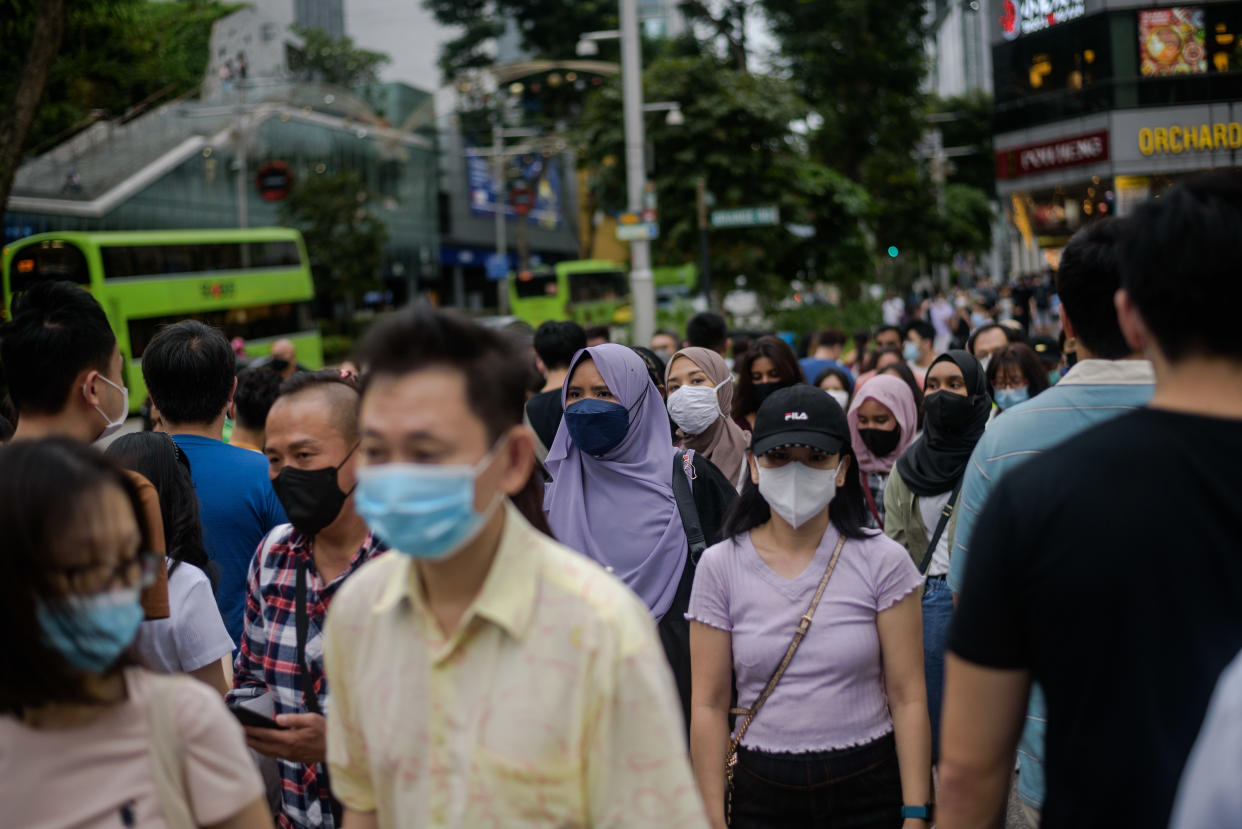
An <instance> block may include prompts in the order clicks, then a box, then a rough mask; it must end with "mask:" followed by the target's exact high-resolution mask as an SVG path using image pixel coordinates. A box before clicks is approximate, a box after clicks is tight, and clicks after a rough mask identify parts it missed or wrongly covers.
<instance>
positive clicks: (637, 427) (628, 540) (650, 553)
mask: <svg viewBox="0 0 1242 829" xmlns="http://www.w3.org/2000/svg"><path fill="white" fill-rule="evenodd" d="M587 358H590V359H591V360H594V361H595V367H596V369H598V370H599V373H600V376H601V377H603V378H604V382H605V383H607V384H608V390H609V391H611V392H612V394H613V397H614V398H615V399H616V402H618V403H620V404H621V405H622V406H625V408H627V409H628V410H629V412H630V428H629V431H628V432H627V433H626V435H625V439H624V440H622V441H621V443H620V445H618V446H617V447H616V448H615V449H613V450H612V451H611V452H609V453H608V454H606V455H604V456H603V457H602V458H593V457H591V456H590V455H588V454H586V453H585V452H581V451H579V450H578V447H577V446H575V445H574V442H573V440H572V439H571V438H570V437H569V430H568V429H566V428H565V421H564V420H561V425H560V428H559V429H557V431H556V439H555V440H553V441H552V447H551V449H550V450H549V451H548V458H547V461H546V464H547V467H548V472H549V473H551V475H552V483H551V484H549V485H548V489H547V493H546V495H545V497H544V502H543V503H544V509H545V510H546V511H547V514H548V523H549V524H550V525H551V526H552V532H553V533H554V534H555V535H556V538H557V540H558V541H560V542H561V543H562V544H564V545H566V546H568V547H572V548H573V549H575V550H577V551H579V552H581V553H583V554H585V555H587V556H589V557H590V558H592V559H594V560H595V561H597V562H599V563H600V564H602V565H604V566H605V567H611V568H612V569H613V573H614V574H615V575H616V576H618V577H619V578H620V579H621V580H622V581H624V582H625V583H626V584H627V585H629V587H630V589H631V590H633V591H634V592H635V593H637V594H638V595H639V596H640V597H641V598H642V600H643V601H644V602H646V603H647V607H649V608H650V609H651V613H652V615H654V616H655V618H656V619H657V620H658V619H660V618H661V617H663V616H664V614H665V613H667V612H668V609H669V606H670V605H672V603H673V596H674V595H675V594H676V593H677V583H678V582H679V581H680V580H681V573H682V569H683V568H684V567H685V566H686V555H687V553H688V549H687V542H686V531H685V529H684V528H683V527H682V525H681V515H680V514H679V513H678V511H677V501H676V499H675V497H674V496H673V457H674V455H675V454H676V450H674V448H673V442H672V437H671V434H670V432H669V426H668V412H667V411H666V410H665V408H664V401H663V400H661V399H660V392H659V391H658V390H657V389H656V387H655V386H654V385H652V383H651V377H650V375H648V373H647V364H646V363H644V362H643V359H642V358H641V357H639V356H638V354H636V353H635V352H633V351H631V350H630V349H628V348H626V347H625V346H623V345H618V344H616V343H605V344H603V345H597V346H593V347H591V348H587V349H583V350H582V351H579V352H578V353H577V354H575V355H574V359H573V361H572V362H571V363H570V367H569V374H568V375H566V377H565V383H564V385H563V386H562V387H561V402H562V404H564V403H565V402H566V400H565V396H566V389H568V388H569V381H570V378H572V377H573V374H574V369H576V368H577V367H578V365H579V363H581V362H582V361H583V360H584V359H587ZM569 405H570V406H572V405H573V404H572V403H570V404H569Z"/></svg>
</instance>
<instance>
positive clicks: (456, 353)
mask: <svg viewBox="0 0 1242 829" xmlns="http://www.w3.org/2000/svg"><path fill="white" fill-rule="evenodd" d="M526 353H527V354H529V352H526ZM358 360H359V363H360V364H361V365H365V366H368V367H369V368H368V371H367V376H366V378H365V380H364V382H363V393H364V394H365V392H366V388H367V384H368V383H370V382H371V381H372V380H374V378H376V377H399V376H402V375H406V374H412V373H414V372H416V371H422V370H423V369H428V368H434V367H441V366H442V367H445V368H449V369H453V370H455V371H459V372H461V374H462V375H463V376H464V377H465V380H466V400H467V402H468V403H469V405H470V408H471V410H472V411H473V412H474V414H475V416H476V417H478V418H479V420H481V421H482V422H483V424H484V426H485V427H486V428H487V433H488V437H489V438H490V439H491V440H492V441H495V440H497V439H499V438H500V436H501V434H503V433H504V432H505V431H506V430H507V429H510V428H512V427H513V426H517V425H518V424H520V423H521V422H522V415H523V411H524V409H525V407H526V367H525V362H524V360H523V353H522V349H519V348H514V347H513V344H512V343H511V342H510V341H509V340H508V339H507V338H506V337H505V336H504V335H503V334H501V333H499V332H497V331H493V330H491V329H488V328H484V327H482V326H480V325H478V324H477V323H475V322H473V321H472V320H470V319H468V318H466V317H463V316H461V315H459V314H456V313H454V312H452V311H442V310H440V309H438V308H432V307H431V306H429V305H426V304H424V303H420V304H418V305H413V306H410V307H407V308H404V309H402V310H401V311H398V312H397V313H395V314H393V315H392V316H390V317H388V318H387V319H384V320H382V321H380V322H377V323H376V324H375V325H374V326H372V328H371V330H370V331H369V332H368V333H367V335H366V337H365V339H364V340H363V342H362V345H361V347H360V348H359V351H358Z"/></svg>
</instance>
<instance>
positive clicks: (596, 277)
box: [569, 271, 630, 305]
mask: <svg viewBox="0 0 1242 829" xmlns="http://www.w3.org/2000/svg"><path fill="white" fill-rule="evenodd" d="M629 293H630V284H629V281H628V280H627V279H626V278H625V274H624V273H622V272H621V271H593V272H592V271H588V272H582V273H571V274H569V301H570V302H572V303H574V304H575V305H576V304H579V303H584V302H607V301H612V302H615V301H620V300H624V299H625V298H626V297H628V296H629Z"/></svg>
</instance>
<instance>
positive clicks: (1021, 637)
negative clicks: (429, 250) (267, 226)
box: [0, 175, 1242, 829]
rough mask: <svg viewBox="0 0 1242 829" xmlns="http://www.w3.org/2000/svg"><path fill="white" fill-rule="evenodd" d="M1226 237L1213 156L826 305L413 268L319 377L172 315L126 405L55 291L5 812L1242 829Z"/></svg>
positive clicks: (1233, 361)
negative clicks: (994, 263) (1028, 273)
mask: <svg viewBox="0 0 1242 829" xmlns="http://www.w3.org/2000/svg"><path fill="white" fill-rule="evenodd" d="M1240 236H1242V182H1240V181H1239V179H1238V178H1236V177H1233V176H1227V175H1216V176H1207V177H1204V178H1199V179H1193V180H1190V181H1187V182H1185V183H1182V184H1179V185H1178V186H1177V187H1175V188H1174V189H1173V190H1171V191H1170V192H1169V193H1167V194H1165V195H1164V196H1163V197H1162V198H1160V199H1158V200H1153V201H1150V202H1147V203H1145V204H1143V205H1141V206H1139V207H1138V208H1136V210H1135V211H1134V212H1133V213H1132V214H1131V215H1129V216H1127V217H1125V218H1123V219H1114V218H1110V219H1106V220H1103V221H1099V222H1096V223H1094V224H1091V225H1089V226H1088V227H1086V228H1085V229H1083V230H1082V231H1080V232H1079V233H1078V234H1077V235H1075V237H1074V238H1073V239H1072V240H1071V241H1070V243H1069V245H1068V246H1067V248H1066V249H1065V251H1064V253H1063V255H1062V257H1061V260H1060V263H1059V267H1058V269H1057V271H1056V273H1055V274H1052V273H1049V274H1043V275H1040V276H1038V277H1023V278H1021V279H1019V280H1017V281H1016V282H1015V283H1013V284H1008V285H1003V286H999V287H996V286H994V285H992V284H990V283H989V282H987V281H980V282H978V283H976V284H975V285H974V286H972V287H970V288H965V287H963V288H959V289H956V290H954V291H952V292H945V291H935V292H934V293H932V294H931V295H929V296H909V297H900V296H897V295H896V294H895V293H892V292H890V293H889V295H888V296H887V298H886V299H885V301H884V303H883V309H882V310H883V320H882V321H878V322H879V324H877V325H876V326H875V327H874V328H872V329H868V330H865V331H855V332H849V333H847V332H845V331H840V330H836V329H826V330H821V331H811V332H794V333H793V334H789V333H788V332H757V331H741V330H736V329H730V328H729V326H728V324H727V322H726V320H725V319H724V318H723V317H721V316H719V315H716V314H714V313H710V312H704V313H701V314H698V315H696V316H695V317H694V318H692V319H691V320H690V321H689V322H688V324H687V326H686V329H685V331H684V332H683V331H671V330H662V331H659V332H657V333H656V334H655V336H654V337H653V338H652V339H651V341H650V342H649V343H640V344H637V345H634V346H630V345H623V344H619V343H614V342H610V341H609V339H610V337H611V333H612V332H610V331H609V330H608V329H606V328H605V329H587V330H584V329H583V328H582V327H581V326H579V325H578V324H576V323H574V322H571V321H553V322H547V323H544V324H543V325H541V326H539V327H538V329H537V330H535V331H534V332H533V335H532V334H530V333H527V335H526V336H525V338H523V337H522V336H521V335H520V334H519V333H516V332H512V331H502V330H497V329H493V328H487V327H484V326H481V325H479V324H477V323H476V322H473V321H471V320H469V319H467V318H465V317H462V316H458V315H456V314H454V313H452V312H445V311H440V310H437V309H433V308H430V307H427V306H412V307H409V308H406V309H404V310H402V311H400V312H397V313H395V314H393V315H391V316H389V317H387V318H384V319H382V320H380V321H378V322H376V323H375V324H374V325H373V326H372V328H371V329H370V330H369V331H368V332H367V333H366V336H365V337H364V339H363V341H362V342H361V343H360V344H359V347H358V349H357V352H356V354H355V355H354V362H352V363H350V364H348V365H345V366H341V367H338V368H334V369H328V370H321V371H310V370H307V369H305V368H304V367H303V366H300V365H299V364H298V356H297V353H296V349H295V348H294V346H293V344H292V343H290V342H288V341H279V342H276V343H273V344H272V347H271V352H272V353H271V354H270V355H268V356H266V357H264V358H261V359H259V360H256V361H254V362H250V363H248V364H245V363H244V361H242V360H239V356H240V354H241V353H242V352H241V344H240V343H236V342H229V341H228V340H227V339H226V338H225V336H224V335H223V334H222V333H221V332H220V331H218V330H217V329H215V328H212V327H211V326H207V325H204V324H202V323H200V322H196V321H193V320H186V321H182V322H178V323H175V324H172V325H168V326H166V327H164V328H162V329H161V330H160V331H159V332H158V334H157V335H156V336H155V337H154V338H153V339H152V341H151V342H150V343H149V344H148V346H147V347H146V349H145V351H144V353H143V355H142V360H141V373H142V379H143V381H144V382H145V386H146V388H147V391H148V394H149V400H148V401H146V402H145V403H144V405H143V407H142V413H143V422H144V425H145V427H146V428H144V429H143V430H142V431H139V432H131V433H127V434H120V435H119V433H120V432H121V431H122V430H123V429H125V427H126V423H127V420H128V419H129V413H130V411H131V406H130V401H129V392H128V389H127V388H126V384H125V372H124V368H123V361H122V355H121V353H120V351H119V349H118V347H117V342H116V338H115V336H114V335H113V333H112V331H111V329H110V328H109V325H108V321H107V318H106V316H105V314H104V311H103V309H102V308H101V307H100V306H99V304H98V303H97V302H96V301H95V300H94V299H93V298H92V297H91V295H90V294H89V293H87V292H86V291H84V290H82V289H81V288H80V287H78V286H76V285H73V284H71V283H66V282H41V283H38V284H36V285H34V286H33V287H31V288H30V289H29V290H27V291H26V292H24V293H23V294H22V295H21V296H20V297H19V298H18V300H17V301H16V303H15V305H14V307H13V309H12V319H11V320H10V321H9V322H8V323H6V324H5V326H4V328H3V330H2V331H0V361H2V363H3V367H4V372H5V381H6V383H7V386H8V390H9V396H10V401H11V410H10V414H11V415H12V417H8V418H7V420H8V421H9V422H10V425H11V426H13V427H15V428H13V429H11V430H10V432H11V433H10V434H6V435H4V439H5V442H6V444H7V445H5V446H4V447H3V448H0V538H3V539H4V543H3V547H2V548H0V561H3V568H4V572H5V575H6V577H5V578H4V579H3V580H0V591H2V596H0V597H2V599H3V600H2V601H0V621H2V622H3V624H4V625H5V627H6V629H7V630H8V631H9V633H10V638H9V642H10V647H9V649H8V653H9V663H8V664H10V665H11V666H13V667H14V670H11V671H9V672H7V673H6V676H5V678H4V680H3V681H2V682H0V802H3V803H4V805H5V811H4V814H5V822H6V823H11V824H12V825H15V826H48V827H52V826H56V827H59V826H66V827H92V829H93V827H114V826H122V827H163V826H170V827H183V826H199V827H208V826H211V827H216V826H219V827H234V828H237V827H264V826H270V825H272V823H273V821H275V823H276V824H278V825H280V826H282V827H306V828H307V829H310V828H311V827H315V828H318V827H326V828H327V829H332V828H333V827H346V829H368V828H369V827H380V826H383V827H390V826H419V827H421V826H436V827H449V826H453V827H458V826H460V827H475V826H643V827H647V826H669V827H674V826H675V827H692V826H712V827H716V828H717V829H718V828H719V827H723V826H735V827H785V826H788V827H808V826H852V827H902V829H919V827H924V826H929V825H933V824H935V825H938V826H943V827H980V829H982V828H983V827H993V826H997V825H1000V824H1001V822H1002V821H1003V820H1004V814H1005V810H1006V804H1007V801H1008V800H1010V798H1011V797H1012V798H1014V799H1015V802H1014V804H1013V805H1014V806H1016V807H1017V809H1018V810H1019V811H1020V812H1021V813H1022V818H1021V820H1023V821H1024V822H1026V823H1027V824H1029V825H1030V826H1041V825H1042V826H1052V827H1058V826H1127V827H1133V826H1152V827H1156V826H1166V825H1170V823H1171V824H1172V825H1175V826H1177V827H1179V829H1180V827H1206V826H1229V825H1236V824H1237V823H1238V822H1239V821H1240V820H1242V796H1240V795H1239V793H1238V791H1239V790H1238V788H1237V787H1236V785H1234V784H1233V780H1234V779H1235V778H1236V776H1237V774H1238V773H1239V772H1240V771H1242V755H1239V752H1238V748H1237V741H1236V740H1234V739H1232V735H1234V734H1235V733H1236V732H1237V730H1238V729H1239V728H1242V714H1240V706H1242V667H1239V664H1234V665H1232V666H1231V664H1230V663H1231V662H1234V661H1235V656H1236V655H1237V654H1238V652H1239V650H1242V549H1239V545H1238V543H1237V541H1236V531H1235V528H1236V527H1237V526H1238V524H1239V521H1240V520H1242V500H1240V499H1239V498H1238V497H1237V494H1236V492H1235V487H1234V484H1233V480H1234V477H1235V473H1234V470H1235V469H1236V468H1237V465H1238V463H1239V462H1242V352H1240V351H1239V347H1238V344H1237V343H1238V341H1237V338H1236V334H1235V332H1234V331H1233V330H1232V328H1231V326H1230V323H1231V321H1232V318H1231V316H1230V315H1231V314H1232V309H1233V308H1234V307H1235V306H1236V300H1238V299H1242V294H1240V292H1242V288H1240V287H1239V282H1238V280H1237V279H1236V266H1235V265H1234V264H1233V261H1232V260H1233V257H1232V251H1233V245H1234V244H1235V242H1236V239H1238V238H1239V237H1240ZM97 441H102V442H101V443H100V444H99V445H98V446H93V445H92V444H95V443H96V442H97ZM105 443H106V450H102V447H103V446H104V444H105ZM1222 675H1223V679H1221V681H1220V683H1219V686H1218V683H1217V681H1218V678H1220V677H1222ZM1205 718H1206V720H1207V724H1206V725H1205V724H1204V722H1205ZM1015 775H1016V783H1015V779H1014V778H1015ZM1011 789H1013V790H1015V791H1016V793H1015V794H1013V795H1011Z"/></svg>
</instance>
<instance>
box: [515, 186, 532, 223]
mask: <svg viewBox="0 0 1242 829" xmlns="http://www.w3.org/2000/svg"><path fill="white" fill-rule="evenodd" d="M509 204H511V205H513V212H514V213H516V214H518V215H519V216H525V215H526V214H527V213H530V211H531V208H532V207H534V206H535V191H534V190H532V189H531V186H530V185H529V184H527V183H525V182H522V183H519V184H515V185H514V186H513V189H512V190H510V191H509Z"/></svg>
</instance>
